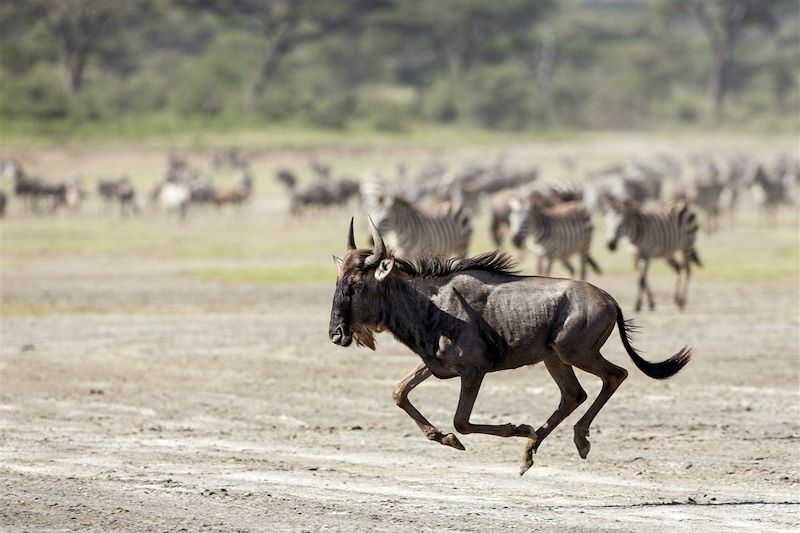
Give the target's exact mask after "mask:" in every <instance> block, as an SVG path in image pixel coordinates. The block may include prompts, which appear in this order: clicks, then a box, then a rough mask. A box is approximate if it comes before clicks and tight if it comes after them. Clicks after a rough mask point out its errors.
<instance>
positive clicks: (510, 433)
mask: <svg viewBox="0 0 800 533" xmlns="http://www.w3.org/2000/svg"><path fill="white" fill-rule="evenodd" d="M483 376H484V374H483V373H481V372H478V371H475V370H470V371H467V372H463V373H462V374H461V395H460V396H459V397H458V408H457V409H456V415H455V418H454V419H453V425H454V426H455V428H456V431H458V432H459V433H461V434H464V435H467V434H469V433H486V434H487V435H497V436H498V437H528V438H530V439H535V438H536V432H535V431H534V430H533V428H532V427H531V426H529V425H527V424H521V425H519V426H515V425H514V424H497V425H495V424H472V423H471V422H470V421H469V417H470V415H471V414H472V408H473V407H474V406H475V399H476V398H477V397H478V391H479V390H480V388H481V382H482V381H483Z"/></svg>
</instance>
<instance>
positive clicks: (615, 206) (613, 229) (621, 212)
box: [605, 200, 633, 252]
mask: <svg viewBox="0 0 800 533" xmlns="http://www.w3.org/2000/svg"><path fill="white" fill-rule="evenodd" d="M609 207H610V209H609V210H608V211H606V214H605V223H606V234H607V235H608V249H609V250H611V251H612V252H613V251H614V250H616V249H617V243H618V242H619V240H620V239H621V238H622V237H623V236H624V235H625V229H626V222H625V221H626V219H627V216H626V215H627V213H628V211H629V210H630V209H633V208H632V206H630V205H629V204H627V203H626V202H620V201H617V200H612V201H611V202H609Z"/></svg>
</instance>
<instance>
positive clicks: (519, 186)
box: [359, 156, 800, 311]
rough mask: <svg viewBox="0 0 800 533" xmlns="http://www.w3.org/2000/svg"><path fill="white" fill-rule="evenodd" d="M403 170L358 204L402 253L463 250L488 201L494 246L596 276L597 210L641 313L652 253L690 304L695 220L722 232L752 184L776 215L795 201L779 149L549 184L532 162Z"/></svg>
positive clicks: (792, 179)
mask: <svg viewBox="0 0 800 533" xmlns="http://www.w3.org/2000/svg"><path fill="white" fill-rule="evenodd" d="M404 172H405V169H404V168H403V171H402V172H401V171H398V178H399V179H398V181H397V182H396V183H395V184H394V185H389V184H387V183H386V182H384V181H381V180H379V179H377V178H375V177H371V178H367V179H365V180H364V181H362V183H361V186H360V188H359V195H360V200H361V205H362V208H363V210H364V211H365V212H366V214H368V215H369V216H370V217H371V218H372V220H373V221H374V222H375V224H376V226H377V227H378V228H379V230H380V231H381V233H382V234H384V235H386V236H387V237H388V239H389V240H391V241H393V245H394V247H395V253H396V255H397V256H398V257H401V258H413V257H416V256H420V255H433V256H439V257H445V258H453V257H456V258H463V257H465V256H466V254H467V250H468V248H469V245H470V239H471V236H472V234H473V228H472V225H473V221H474V220H475V218H476V216H477V215H478V214H479V213H480V211H481V209H482V207H483V206H484V205H487V206H488V207H489V210H490V221H491V226H490V232H491V236H492V239H493V241H494V243H495V245H496V246H497V247H498V248H499V247H501V246H502V245H503V241H504V240H505V239H506V238H509V240H510V243H511V244H512V245H513V246H515V247H516V248H517V249H518V250H519V251H520V255H524V254H525V253H526V252H531V253H532V254H533V255H534V256H535V257H536V258H537V273H538V274H540V275H547V276H549V275H550V274H551V271H552V265H553V263H554V262H558V263H559V264H561V265H563V266H564V268H565V269H566V270H567V272H569V274H570V276H572V277H574V276H575V275H576V273H577V275H578V276H579V277H580V279H585V278H586V275H587V270H588V269H591V270H592V271H594V273H596V274H600V273H601V268H600V266H599V265H598V263H597V262H596V261H595V260H594V258H592V256H591V253H590V248H591V243H592V238H593V234H594V232H595V223H594V220H595V218H597V217H602V219H604V222H605V227H606V228H605V229H606V232H607V236H608V241H607V246H608V248H609V249H610V250H612V251H613V250H615V249H616V248H617V245H618V242H619V241H620V240H621V239H622V238H625V239H627V241H628V242H629V243H630V244H631V247H632V248H633V255H634V262H635V266H636V270H637V273H638V294H637V297H636V310H637V311H639V310H640V309H641V308H642V305H643V302H644V300H645V299H646V300H647V304H648V307H649V308H650V309H654V308H655V302H654V299H653V294H652V291H651V289H650V286H649V283H648V280H647V274H648V270H649V267H650V264H651V262H652V261H653V260H655V259H663V260H664V261H666V263H667V264H668V265H670V266H671V267H672V268H673V269H674V270H675V273H676V276H677V281H676V285H675V290H674V301H675V303H676V305H677V306H678V307H679V308H680V309H683V308H684V307H685V306H686V303H687V293H688V284H689V278H690V277H691V270H692V266H697V267H700V266H702V262H701V259H700V255H699V253H698V252H697V250H696V247H695V242H696V239H697V235H698V231H699V228H700V226H701V223H700V218H701V217H702V218H703V220H704V225H705V226H706V229H707V231H709V232H710V233H711V232H715V231H718V230H719V227H720V222H719V219H720V217H721V215H722V214H724V213H727V214H728V215H729V217H730V218H731V220H733V218H734V215H735V211H736V209H737V206H738V202H739V199H740V197H741V196H742V195H743V193H744V192H745V191H748V190H749V191H750V192H751V193H752V198H753V200H754V201H755V202H756V203H757V204H758V205H759V206H760V208H761V209H762V210H764V212H765V213H771V217H770V219H773V220H774V217H775V216H776V215H775V212H776V210H777V209H778V208H779V207H781V206H786V205H792V204H793V203H794V200H793V199H792V194H794V192H792V191H796V190H797V189H798V187H799V186H800V166H799V165H798V163H797V162H790V161H789V160H788V158H786V157H785V156H784V157H781V158H779V159H778V160H777V161H776V162H775V163H773V164H772V165H768V164H765V163H763V162H758V161H755V160H750V159H748V158H745V157H743V156H736V157H734V158H730V159H728V160H723V159H715V158H709V157H692V158H689V159H688V164H687V165H682V164H681V162H680V161H679V160H677V159H676V158H672V157H668V156H659V157H657V158H653V159H651V160H647V161H645V160H635V161H632V162H626V163H624V164H618V165H612V166H609V167H606V168H603V169H601V170H599V171H596V172H590V173H588V174H587V176H586V179H585V180H584V183H585V185H583V186H578V185H574V184H571V185H566V186H565V185H560V186H545V185H542V184H541V183H540V182H539V181H538V179H537V177H538V172H537V171H536V170H535V169H531V170H527V171H523V172H508V171H505V170H504V169H503V168H502V166H499V165H494V166H492V167H486V168H481V167H477V166H469V167H466V168H465V169H464V170H463V171H461V172H458V173H454V174H451V173H448V172H447V171H446V170H445V169H444V168H437V169H436V171H434V172H431V171H429V170H428V169H426V170H424V171H423V172H421V173H420V175H419V176H420V177H418V178H417V179H413V180H408V179H404V178H405V176H404ZM437 173H438V175H439V177H438V179H437V177H436V174H437ZM667 190H670V191H671V196H667V195H666V194H665V192H666V191H667ZM575 257H577V258H578V261H579V266H578V268H577V269H576V268H575V266H574V265H573V263H572V261H573V258H575Z"/></svg>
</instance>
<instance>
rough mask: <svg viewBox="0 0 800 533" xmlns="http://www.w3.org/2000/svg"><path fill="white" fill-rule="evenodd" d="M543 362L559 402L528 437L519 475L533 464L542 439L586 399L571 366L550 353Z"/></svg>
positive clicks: (584, 392)
mask: <svg viewBox="0 0 800 533" xmlns="http://www.w3.org/2000/svg"><path fill="white" fill-rule="evenodd" d="M544 364H545V367H547V371H548V372H549V373H550V376H552V378H553V380H554V381H555V382H556V385H558V389H559V390H560V391H561V402H560V403H559V404H558V409H556V410H555V411H554V412H553V414H552V415H550V418H548V419H547V422H545V423H544V424H542V427H540V428H539V429H537V430H536V438H535V439H528V443H527V444H526V445H525V451H524V452H523V453H522V466H521V467H520V469H519V475H522V474H524V473H525V472H527V471H528V469H529V468H530V467H531V466H533V454H534V453H536V451H537V450H538V449H539V445H540V444H541V443H542V441H543V440H544V439H545V438H546V437H547V436H548V435H549V434H550V433H551V432H552V431H553V430H554V429H555V428H556V426H558V425H559V424H560V423H561V422H563V421H564V419H565V418H567V417H568V416H569V415H570V414H571V413H572V412H573V411H574V410H575V409H577V408H578V406H579V405H580V404H582V403H583V402H584V401H586V391H584V390H583V387H581V384H580V383H579V382H578V378H576V377H575V371H574V370H573V369H572V367H571V366H569V365H566V364H564V363H562V362H561V360H560V359H559V358H558V356H557V355H551V356H550V357H548V358H547V359H545V360H544Z"/></svg>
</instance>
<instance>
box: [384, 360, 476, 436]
mask: <svg viewBox="0 0 800 533" xmlns="http://www.w3.org/2000/svg"><path fill="white" fill-rule="evenodd" d="M429 377H431V371H430V370H428V367H427V366H426V365H425V363H422V362H420V363H419V364H418V365H417V366H416V367H415V368H414V370H412V371H411V372H409V373H408V374H407V375H406V377H404V378H403V379H402V380H400V382H399V383H397V385H395V386H394V389H393V390H392V398H393V399H394V402H395V403H396V404H397V405H398V407H400V408H401V409H402V410H403V411H405V412H406V413H408V416H410V417H411V418H412V419H413V420H414V422H416V423H417V425H418V426H419V429H421V430H422V433H423V434H424V435H425V436H426V437H428V439H429V440H432V441H436V442H439V443H441V444H444V445H446V446H452V447H453V448H456V449H457V450H463V449H464V446H463V445H462V444H461V442H459V440H458V438H457V437H456V436H455V435H453V434H452V433H448V434H446V435H445V434H444V433H442V432H441V431H440V430H439V429H438V428H437V427H436V426H434V425H433V424H431V423H430V422H428V420H427V419H426V418H425V417H424V416H422V413H420V412H419V411H417V409H416V407H414V406H413V405H411V402H410V401H409V400H408V393H409V392H411V391H412V390H413V389H414V387H416V386H417V385H419V384H420V383H422V382H423V381H425V380H426V379H428V378H429Z"/></svg>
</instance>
